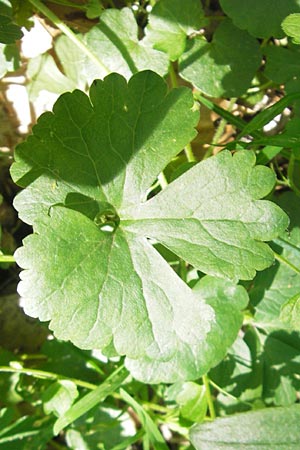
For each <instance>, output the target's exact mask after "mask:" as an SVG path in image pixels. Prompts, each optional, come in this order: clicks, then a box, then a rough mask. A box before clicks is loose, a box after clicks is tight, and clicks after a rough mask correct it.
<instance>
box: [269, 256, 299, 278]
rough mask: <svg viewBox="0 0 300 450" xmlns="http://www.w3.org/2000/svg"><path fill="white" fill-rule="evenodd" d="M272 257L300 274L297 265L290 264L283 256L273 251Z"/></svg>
mask: <svg viewBox="0 0 300 450" xmlns="http://www.w3.org/2000/svg"><path fill="white" fill-rule="evenodd" d="M273 253H274V257H275V259H277V261H279V262H281V263H283V264H285V265H286V266H288V267H289V268H290V269H292V270H293V271H294V272H296V273H298V274H300V269H299V267H296V266H294V264H292V263H291V262H290V261H288V260H287V259H285V258H284V257H283V256H281V255H279V254H278V253H276V252H274V251H273Z"/></svg>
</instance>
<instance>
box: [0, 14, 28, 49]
mask: <svg viewBox="0 0 300 450" xmlns="http://www.w3.org/2000/svg"><path fill="white" fill-rule="evenodd" d="M22 36H23V33H22V31H21V29H20V27H18V26H17V25H15V24H14V23H13V22H12V20H11V18H10V17H8V16H4V15H0V42H1V43H2V44H13V43H14V42H15V41H16V40H18V39H21V37H22Z"/></svg>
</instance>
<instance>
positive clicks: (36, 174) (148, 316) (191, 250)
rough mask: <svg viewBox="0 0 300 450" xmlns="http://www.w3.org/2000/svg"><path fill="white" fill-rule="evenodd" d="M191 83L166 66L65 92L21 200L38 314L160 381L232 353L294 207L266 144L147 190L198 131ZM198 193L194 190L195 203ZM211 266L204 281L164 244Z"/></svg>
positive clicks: (29, 302) (40, 138) (37, 148)
mask: <svg viewBox="0 0 300 450" xmlns="http://www.w3.org/2000/svg"><path fill="white" fill-rule="evenodd" d="M197 120H198V113H197V112H195V111H194V110H193V98H192V94H191V92H190V90H189V89H186V88H179V89H175V90H172V91H170V92H169V93H167V87H166V84H165V83H164V81H163V80H162V79H161V78H160V77H159V76H158V75H156V74H154V73H152V72H141V73H139V74H137V75H135V76H133V77H132V78H131V80H130V81H129V83H128V84H127V83H126V81H125V79H124V78H123V77H122V76H120V75H117V74H112V75H110V76H108V77H106V78H105V79H104V81H100V80H97V81H95V82H94V84H93V85H92V87H91V89H90V98H88V96H86V95H85V94H83V93H82V92H80V91H75V92H73V93H68V94H64V95H63V96H62V97H61V98H60V99H59V100H58V101H57V103H56V104H55V106H54V109H53V113H46V114H44V115H43V116H42V117H41V118H40V119H39V121H38V124H37V125H36V126H35V127H34V130H33V135H32V136H30V137H29V138H28V140H27V141H26V142H25V143H23V144H21V145H20V146H19V147H18V150H17V152H16V163H15V164H14V166H13V168H12V175H13V177H14V179H15V180H16V181H18V183H19V184H20V185H22V186H24V187H26V186H27V187H26V189H25V190H24V191H23V192H22V193H21V194H20V195H19V197H18V199H17V200H16V202H15V205H16V207H17V209H18V210H19V212H20V215H21V217H22V218H23V219H24V220H25V221H27V222H28V223H31V224H33V227H34V234H33V235H31V236H28V237H27V238H26V239H25V240H24V247H22V248H21V249H19V250H18V251H17V253H16V258H17V261H18V264H19V265H20V266H21V267H22V268H24V269H25V270H24V271H23V272H22V275H21V278H22V281H21V283H20V286H19V292H20V293H21V295H22V297H24V301H25V310H26V312H27V313H28V314H30V315H32V316H35V317H39V318H40V319H41V320H50V321H51V323H50V327H51V328H52V329H53V330H54V332H55V334H56V336H57V337H58V338H61V339H70V340H71V341H72V342H74V343H75V344H76V345H78V346H79V347H82V348H100V349H102V350H104V351H106V352H108V353H109V354H113V353H114V354H115V353H117V354H120V355H126V356H127V359H126V364H127V367H128V368H129V369H130V370H131V372H132V374H133V375H134V376H135V377H136V378H139V379H142V380H144V381H145V380H147V381H150V382H159V381H167V382H170V381H175V380H177V379H178V378H182V379H192V378H197V377H199V376H200V375H201V374H203V373H206V372H207V371H208V370H209V368H210V367H211V366H213V365H215V364H217V363H218V362H219V360H220V359H221V358H222V357H223V356H224V354H225V352H226V349H227V348H228V347H229V346H230V345H231V343H232V342H233V340H234V339H235V336H236V334H237V332H238V329H239V327H240V325H241V320H242V317H241V314H240V310H241V309H243V308H244V307H245V306H246V304H247V295H246V292H245V290H244V289H243V288H242V287H241V286H236V285H235V284H234V282H236V281H237V280H238V279H239V278H245V279H249V278H252V277H253V276H254V274H255V270H262V269H264V268H265V267H267V266H269V265H270V264H271V263H272V261H273V254H272V251H271V250H270V249H269V247H268V246H267V244H265V243H264V242H262V241H264V240H270V239H273V238H274V237H276V236H277V235H278V233H280V232H281V231H282V230H283V229H284V228H286V226H287V223H288V220H287V217H286V215H285V214H284V213H283V212H282V211H281V210H280V208H279V207H277V206H276V205H275V204H273V203H271V202H268V201H264V200H259V199H260V198H261V197H264V196H265V195H267V194H268V192H269V191H270V190H271V189H272V187H273V184H274V174H273V173H272V172H271V170H270V169H268V168H266V167H262V166H257V167H255V166H254V164H255V157H254V154H253V153H252V152H247V151H243V152H238V153H236V154H235V155H234V156H232V155H231V154H230V152H226V151H225V152H223V153H221V154H219V155H218V156H217V157H213V158H211V159H209V160H207V161H205V162H202V163H199V164H197V165H196V166H194V167H193V168H192V169H190V170H189V171H188V172H186V173H185V174H183V175H182V176H181V177H179V178H177V179H176V180H175V181H174V182H172V183H171V184H170V185H169V186H168V188H167V189H165V190H163V191H162V192H161V193H159V194H158V195H157V196H155V197H154V198H152V199H150V200H147V191H148V189H149V188H150V186H151V184H152V183H153V181H155V179H156V177H157V176H158V174H159V173H160V172H161V171H162V170H163V168H164V167H165V166H166V164H167V163H168V161H169V160H170V159H171V158H172V157H173V156H175V155H176V154H177V153H178V152H179V151H180V150H181V149H182V148H183V147H184V145H185V144H186V143H187V142H189V141H190V140H191V139H192V138H193V137H194V134H195V131H194V126H195V125H196V123H197ZM187 200H188V201H187ZM153 242H160V243H161V244H163V245H164V246H166V247H168V248H169V249H170V250H172V251H174V252H175V253H176V254H178V255H179V256H181V257H182V258H183V259H185V260H186V261H187V262H189V263H191V264H193V265H194V266H195V267H196V268H198V269H200V270H202V271H203V272H205V273H207V274H212V275H217V276H220V277H224V278H231V279H232V280H233V282H232V281H228V280H221V279H213V278H211V277H205V278H204V279H203V280H201V282H200V283H199V286H196V287H195V288H194V290H191V289H190V288H189V287H188V286H187V285H186V284H185V283H184V282H183V281H182V280H181V279H180V278H179V277H178V276H177V275H176V273H175V272H174V271H173V270H172V269H171V268H170V266H169V265H168V263H167V262H166V261H165V260H164V259H163V258H162V256H161V255H160V254H159V253H158V252H157V250H155V248H154V247H153V246H152V243H153Z"/></svg>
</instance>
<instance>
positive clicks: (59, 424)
mask: <svg viewBox="0 0 300 450" xmlns="http://www.w3.org/2000/svg"><path fill="white" fill-rule="evenodd" d="M127 377H128V372H127V370H126V369H125V368H124V367H122V366H121V367H119V368H118V369H116V370H115V372H113V373H112V374H111V375H110V376H109V377H108V378H106V380H105V381H103V383H102V384H100V386H98V387H97V388H96V389H95V390H94V391H92V392H89V393H88V394H86V395H85V396H84V397H82V398H81V399H80V400H78V402H76V403H74V405H72V406H71V408H70V409H69V410H68V411H65V413H64V414H63V415H62V416H60V417H59V418H58V419H57V421H56V422H55V424H54V427H53V432H54V434H55V435H57V434H58V433H59V432H60V431H61V430H63V429H64V428H65V427H67V426H68V425H70V423H72V422H74V421H75V420H77V419H78V418H79V417H81V416H82V415H83V414H85V413H87V412H88V411H90V410H91V409H92V408H94V406H96V405H98V404H99V403H102V402H103V401H104V400H105V399H106V397H108V396H109V395H112V394H113V393H114V392H115V391H116V390H117V389H118V388H119V387H120V386H121V384H122V383H123V381H124V380H125V379H126V378H127Z"/></svg>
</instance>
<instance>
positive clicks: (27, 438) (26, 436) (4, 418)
mask: <svg viewBox="0 0 300 450" xmlns="http://www.w3.org/2000/svg"><path fill="white" fill-rule="evenodd" d="M39 419H40V417H39V416H23V417H20V418H16V417H15V410H14V408H4V409H2V410H1V411H0V449H1V450H15V449H16V448H18V450H28V449H30V448H35V449H37V450H43V449H44V448H45V446H46V444H47V442H49V440H50V439H51V438H52V437H53V431H52V425H53V421H52V420H51V419H48V420H45V421H43V422H42V421H40V420H39Z"/></svg>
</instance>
